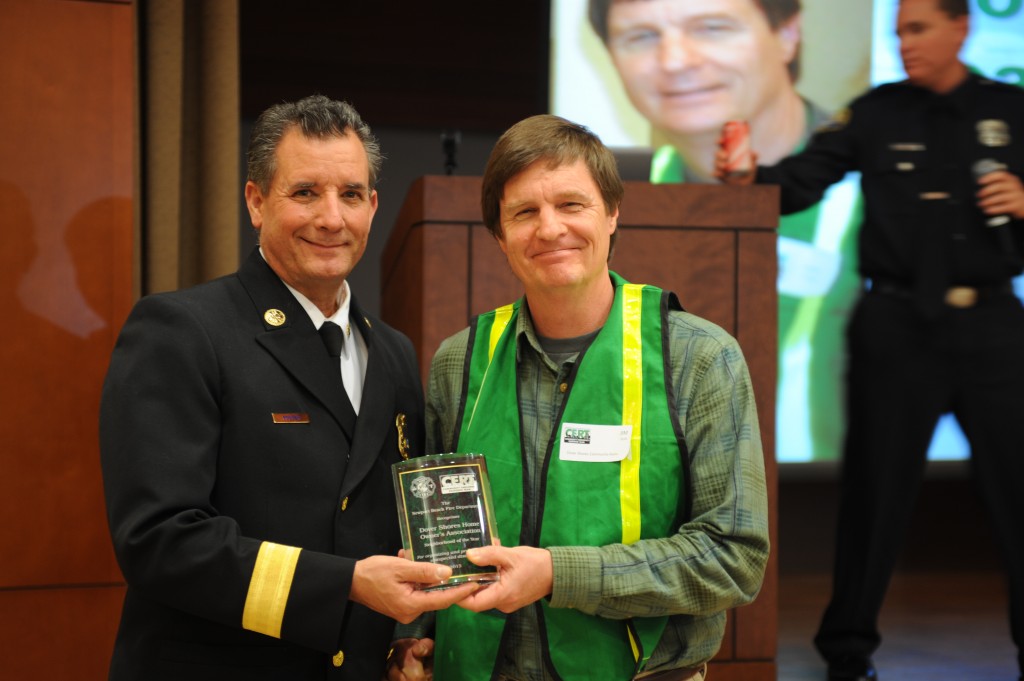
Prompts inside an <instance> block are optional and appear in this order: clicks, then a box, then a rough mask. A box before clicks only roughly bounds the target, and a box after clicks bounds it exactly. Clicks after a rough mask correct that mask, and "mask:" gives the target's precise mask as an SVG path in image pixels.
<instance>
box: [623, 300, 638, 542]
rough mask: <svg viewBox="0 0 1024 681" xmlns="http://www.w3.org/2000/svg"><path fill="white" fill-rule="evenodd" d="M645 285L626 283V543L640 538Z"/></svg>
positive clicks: (624, 418)
mask: <svg viewBox="0 0 1024 681" xmlns="http://www.w3.org/2000/svg"><path fill="white" fill-rule="evenodd" d="M642 290H643V286H639V285H637V284H626V285H624V286H623V287H622V425H624V426H632V429H633V430H632V438H631V440H630V445H629V456H627V457H626V458H625V459H623V460H622V464H621V467H620V469H619V481H620V482H619V502H620V504H621V506H622V543H623V544H632V543H634V542H636V541H638V540H639V539H640V436H641V434H642V433H641V427H640V424H641V420H642V418H643V412H644V398H643V396H644V371H643V366H644V365H643V359H644V355H643V347H642V344H641V338H640V323H641V319H640V317H641V302H642V301H641V291H642Z"/></svg>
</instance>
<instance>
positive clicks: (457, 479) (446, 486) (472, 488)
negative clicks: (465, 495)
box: [441, 473, 480, 494]
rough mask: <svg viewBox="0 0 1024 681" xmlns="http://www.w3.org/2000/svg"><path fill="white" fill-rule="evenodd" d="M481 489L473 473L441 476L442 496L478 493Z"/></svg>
mask: <svg viewBox="0 0 1024 681" xmlns="http://www.w3.org/2000/svg"><path fill="white" fill-rule="evenodd" d="M479 489H480V486H479V485H478V484H477V481H476V475H475V474H473V473H449V474H448V475H442V476H441V494H459V493H461V492H476V491H477V490H479Z"/></svg>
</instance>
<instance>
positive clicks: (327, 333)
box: [320, 322, 345, 371]
mask: <svg viewBox="0 0 1024 681" xmlns="http://www.w3.org/2000/svg"><path fill="white" fill-rule="evenodd" d="M320 339H321V340H323V342H324V345H325V346H327V354H328V355H330V356H331V357H333V358H334V359H340V358H341V348H342V346H343V345H345V332H344V331H342V330H341V327H340V326H338V325H337V324H335V323H334V322H324V323H323V325H322V326H321V327H320ZM338 367H339V368H338V371H341V368H340V367H341V365H340V364H339V365H338Z"/></svg>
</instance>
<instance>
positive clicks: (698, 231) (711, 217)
mask: <svg viewBox="0 0 1024 681" xmlns="http://www.w3.org/2000/svg"><path fill="white" fill-rule="evenodd" d="M778 205H779V203H778V188H777V187H769V186H754V187H728V186H724V185H685V184H682V185H651V184H647V183H644V182H627V183H626V196H625V199H624V201H623V203H622V207H621V210H620V215H619V223H618V224H619V227H618V231H619V236H618V240H617V242H616V245H615V253H614V255H613V257H612V261H611V268H612V269H613V270H615V271H616V272H618V273H619V274H621V275H622V276H623V277H625V278H626V279H628V280H630V281H633V282H636V283H644V284H655V285H657V286H660V287H662V288H665V289H668V290H671V291H674V292H676V294H678V296H679V299H680V301H681V302H682V304H683V307H685V308H686V309H687V310H689V311H690V312H693V313H695V314H697V315H699V316H701V317H704V318H706V319H709V320H711V321H713V322H715V323H716V324H719V325H720V326H722V327H723V328H724V329H726V330H727V331H729V332H730V333H731V334H733V335H734V336H735V337H736V338H737V339H738V340H739V342H740V346H741V347H742V349H743V353H744V355H745V356H746V358H747V363H748V364H749V367H750V373H751V376H752V379H753V383H754V391H755V395H756V399H757V410H758V418H759V420H760V425H761V437H762V440H763V443H764V455H765V468H766V472H767V476H768V500H769V514H770V518H769V522H770V527H771V539H772V547H773V551H772V557H771V560H770V562H769V565H768V571H767V574H766V575H765V582H764V586H763V588H762V589H761V593H760V595H759V596H758V598H757V600H756V601H755V602H754V603H752V604H750V605H748V606H745V607H743V608H738V609H736V610H733V611H732V612H731V613H730V614H729V626H728V628H727V630H726V634H725V639H724V640H723V642H722V648H721V650H720V651H719V653H718V655H717V656H716V658H715V660H714V661H713V663H712V664H713V668H712V672H711V673H710V674H709V675H710V677H711V678H712V679H714V681H775V677H776V668H775V652H776V642H777V638H778V630H777V617H776V615H777V611H778V601H777V590H778V589H777V561H776V559H775V551H774V548H775V547H776V546H778V544H777V523H776V519H777V500H776V488H777V477H776V465H775V384H776V357H777V331H776V327H777V323H776V314H777V313H776V310H777V305H776V289H775V280H776V266H777V265H776V263H777V260H776V253H775V240H776V239H775V237H776V235H775V229H776V227H777V226H778V217H779V212H778ZM381 284H382V290H381V308H382V316H383V318H384V320H385V321H387V322H388V323H389V324H391V325H393V326H394V327H396V328H398V329H399V330H401V331H403V332H404V333H405V334H407V335H408V336H409V338H411V339H412V342H413V345H414V346H415V347H416V352H417V354H418V357H419V362H420V369H421V372H422V376H423V380H424V384H426V378H427V372H428V370H429V366H430V358H431V357H432V356H433V354H434V352H435V351H436V350H437V347H438V346H439V345H440V343H441V341H442V340H444V339H445V338H446V337H448V336H450V335H451V334H453V333H455V332H456V331H458V330H460V329H462V328H463V327H465V326H467V325H468V324H469V321H470V319H471V318H472V316H473V315H476V314H478V313H480V312H485V311H487V310H491V309H494V308H496V307H498V306H500V305H504V304H505V303H509V302H511V301H513V300H515V299H516V298H519V297H520V296H522V287H521V286H520V284H519V281H518V280H517V279H516V278H515V277H514V276H513V274H512V272H511V270H510V269H509V267H508V265H507V263H506V262H505V256H504V255H503V254H502V252H501V250H500V249H499V248H498V245H497V244H495V243H494V239H493V237H492V236H491V235H490V233H489V232H488V231H487V229H486V228H485V227H484V225H483V222H482V220H481V213H480V178H477V177H445V176H428V177H422V178H420V179H418V180H416V182H415V183H413V185H412V187H411V188H410V190H409V193H408V195H407V196H406V200H405V203H404V204H403V206H402V209H401V212H400V213H399V216H398V219H397V221H396V223H395V226H394V229H393V230H392V232H391V236H390V237H389V239H388V242H387V245H386V246H385V249H384V253H383V255H382V257H381Z"/></svg>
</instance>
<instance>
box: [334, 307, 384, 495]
mask: <svg viewBox="0 0 1024 681" xmlns="http://www.w3.org/2000/svg"><path fill="white" fill-rule="evenodd" d="M351 316H352V320H353V321H354V322H355V323H356V324H357V325H358V326H359V332H360V333H361V334H362V335H363V339H364V340H365V341H366V348H367V351H368V353H369V354H368V357H367V361H366V380H365V381H363V400H362V404H361V406H360V407H359V418H357V419H356V432H355V439H354V440H353V441H352V454H351V457H350V459H349V464H348V469H347V470H346V471H345V479H344V481H343V482H342V490H341V495H342V496H343V497H344V496H348V495H349V494H350V493H351V492H352V490H353V489H355V487H356V486H357V485H358V484H359V482H360V481H361V480H362V479H363V478H364V477H365V476H366V473H367V472H368V471H369V470H370V468H371V467H372V466H373V464H374V461H376V459H377V457H378V456H379V455H380V451H381V448H382V446H383V442H384V438H385V437H386V436H387V434H388V432H389V431H390V429H391V428H394V427H395V426H394V424H393V423H392V422H393V421H394V419H395V380H394V377H393V372H394V368H393V360H392V357H391V348H388V347H386V344H385V343H384V342H382V340H381V338H380V336H379V335H377V334H376V333H375V331H374V329H373V326H372V325H371V324H370V322H369V320H368V319H367V318H366V317H365V316H364V315H363V312H362V310H361V309H360V308H359V305H358V303H357V301H356V298H355V296H353V297H352V312H351Z"/></svg>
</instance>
